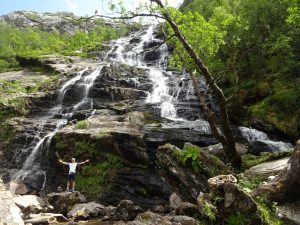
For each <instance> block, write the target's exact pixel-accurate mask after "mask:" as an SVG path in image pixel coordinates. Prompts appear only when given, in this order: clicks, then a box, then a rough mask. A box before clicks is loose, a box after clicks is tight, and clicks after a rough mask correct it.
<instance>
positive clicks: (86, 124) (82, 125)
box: [75, 120, 90, 129]
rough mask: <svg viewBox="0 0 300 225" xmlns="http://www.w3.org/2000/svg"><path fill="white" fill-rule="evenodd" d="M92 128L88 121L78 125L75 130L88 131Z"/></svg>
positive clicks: (80, 122)
mask: <svg viewBox="0 0 300 225" xmlns="http://www.w3.org/2000/svg"><path fill="white" fill-rule="evenodd" d="M89 127H90V123H89V121H87V120H82V121H79V122H78V123H76V125H75V128H76V129H88V128H89Z"/></svg>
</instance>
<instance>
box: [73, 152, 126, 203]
mask: <svg viewBox="0 0 300 225" xmlns="http://www.w3.org/2000/svg"><path fill="white" fill-rule="evenodd" d="M123 167H124V164H123V161H122V159H121V158H120V157H119V156H117V155H114V154H110V153H104V154H102V161H101V162H97V163H91V164H87V165H84V166H83V167H82V168H80V169H79V171H78V179H77V181H76V186H77V188H78V190H79V191H80V192H82V193H83V194H85V195H87V196H88V197H89V198H95V197H96V196H98V195H99V194H101V193H103V192H105V191H106V190H109V188H110V186H111V181H112V178H113V176H114V174H115V173H116V172H117V171H118V170H119V169H121V168H123Z"/></svg>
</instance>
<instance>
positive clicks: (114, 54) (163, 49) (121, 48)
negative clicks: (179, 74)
mask: <svg viewBox="0 0 300 225" xmlns="http://www.w3.org/2000/svg"><path fill="white" fill-rule="evenodd" d="M143 32H144V31H140V32H138V33H136V34H134V35H133V36H130V37H125V38H121V39H119V40H117V41H114V42H112V45H113V47H112V48H111V49H112V50H111V51H110V52H109V53H108V60H111V61H113V62H118V63H125V64H128V65H130V66H137V67H141V68H143V69H147V70H149V78H150V79H151V81H152V82H153V91H152V92H151V93H149V95H148V97H147V99H146V103H150V104H159V106H158V108H159V111H160V113H159V114H160V115H161V116H162V117H165V118H168V119H171V120H176V119H179V118H177V115H176V108H175V105H174V103H175V102H176V98H175V99H174V96H176V93H171V91H170V89H169V86H168V83H169V78H168V76H172V72H170V71H169V72H168V76H166V75H165V74H164V73H166V71H165V70H166V66H167V57H168V54H169V53H168V47H167V45H166V44H165V43H164V44H162V45H161V46H159V47H158V48H157V49H155V50H156V52H155V53H154V54H157V55H158V58H157V59H155V60H152V61H153V62H152V63H151V65H148V64H149V63H147V58H149V57H148V56H147V52H151V51H152V50H154V49H152V48H151V43H154V44H160V43H162V40H160V39H157V38H155V37H154V26H152V25H150V26H149V27H148V29H147V30H146V32H145V33H144V34H143V35H142V36H141V37H139V36H140V35H141V34H142V33H143ZM135 39H138V40H139V42H138V43H137V44H136V45H135V46H132V45H131V44H130V42H131V40H135ZM126 46H128V49H127V48H126ZM149 47H150V50H149ZM154 47H155V46H154ZM145 49H146V50H145ZM177 97H178V95H177Z"/></svg>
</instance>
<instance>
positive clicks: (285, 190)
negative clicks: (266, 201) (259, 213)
mask: <svg viewBox="0 0 300 225" xmlns="http://www.w3.org/2000/svg"><path fill="white" fill-rule="evenodd" d="M299 187H300V139H299V140H298V141H297V145H296V147H295V149H294V151H293V154H292V156H291V158H290V160H289V161H288V163H287V166H286V167H285V169H284V170H283V171H282V172H281V173H280V174H279V175H278V177H277V178H276V179H274V180H273V181H272V182H271V183H268V184H265V185H261V186H259V187H258V188H257V189H255V190H254V191H253V192H252V194H251V195H252V196H253V197H257V196H259V195H263V194H268V195H269V196H270V197H271V199H272V200H273V201H276V202H279V203H281V202H286V201H296V200H299V199H300V188H299Z"/></svg>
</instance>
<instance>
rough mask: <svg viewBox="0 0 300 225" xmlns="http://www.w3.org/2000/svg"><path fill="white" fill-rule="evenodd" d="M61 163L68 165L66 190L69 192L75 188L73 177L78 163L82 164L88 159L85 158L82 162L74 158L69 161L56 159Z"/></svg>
mask: <svg viewBox="0 0 300 225" xmlns="http://www.w3.org/2000/svg"><path fill="white" fill-rule="evenodd" d="M58 161H59V162H60V163H61V164H64V165H68V166H69V175H68V182H67V190H66V191H70V192H74V190H75V177H76V168H77V166H78V165H83V164H85V163H88V162H89V161H90V160H88V159H87V160H85V161H83V162H80V163H78V162H76V160H75V158H72V159H71V162H70V163H67V162H64V161H62V159H59V160H58Z"/></svg>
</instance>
